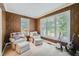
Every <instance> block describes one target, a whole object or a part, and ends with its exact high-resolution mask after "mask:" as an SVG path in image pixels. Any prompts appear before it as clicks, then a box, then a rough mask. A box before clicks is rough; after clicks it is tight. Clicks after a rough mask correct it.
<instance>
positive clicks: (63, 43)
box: [41, 37, 67, 46]
mask: <svg viewBox="0 0 79 59" xmlns="http://www.w3.org/2000/svg"><path fill="white" fill-rule="evenodd" d="M41 38H43V39H45V40H48V41H51V42H53V43H61V44H62V45H63V46H66V45H67V43H66V42H61V41H58V40H54V39H53V38H52V39H50V38H46V37H41Z"/></svg>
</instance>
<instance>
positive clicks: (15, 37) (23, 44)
mask: <svg viewBox="0 0 79 59" xmlns="http://www.w3.org/2000/svg"><path fill="white" fill-rule="evenodd" d="M26 40H27V38H26V37H25V36H24V34H23V33H21V32H15V33H11V37H10V41H11V43H12V49H14V50H16V52H17V53H23V52H25V51H27V50H29V49H30V47H29V43H28V42H27V41H26Z"/></svg>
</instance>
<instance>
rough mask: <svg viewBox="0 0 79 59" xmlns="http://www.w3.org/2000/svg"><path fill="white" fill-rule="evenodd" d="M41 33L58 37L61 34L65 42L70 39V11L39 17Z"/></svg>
mask: <svg viewBox="0 0 79 59" xmlns="http://www.w3.org/2000/svg"><path fill="white" fill-rule="evenodd" d="M40 23H41V34H42V35H43V36H48V37H55V38H58V37H59V34H60V33H61V34H62V39H63V41H65V42H69V41H70V11H66V12H62V13H59V14H56V15H54V16H50V17H46V18H43V19H41V21H40Z"/></svg>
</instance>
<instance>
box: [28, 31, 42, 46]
mask: <svg viewBox="0 0 79 59" xmlns="http://www.w3.org/2000/svg"><path fill="white" fill-rule="evenodd" d="M30 37H32V38H33V39H34V44H35V45H36V46H37V45H41V44H42V43H43V39H42V38H41V36H40V35H39V34H38V33H37V32H36V31H34V32H30Z"/></svg>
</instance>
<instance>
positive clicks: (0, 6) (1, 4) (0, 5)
mask: <svg viewBox="0 0 79 59" xmlns="http://www.w3.org/2000/svg"><path fill="white" fill-rule="evenodd" d="M0 8H1V9H2V11H5V7H4V4H3V3H0Z"/></svg>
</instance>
